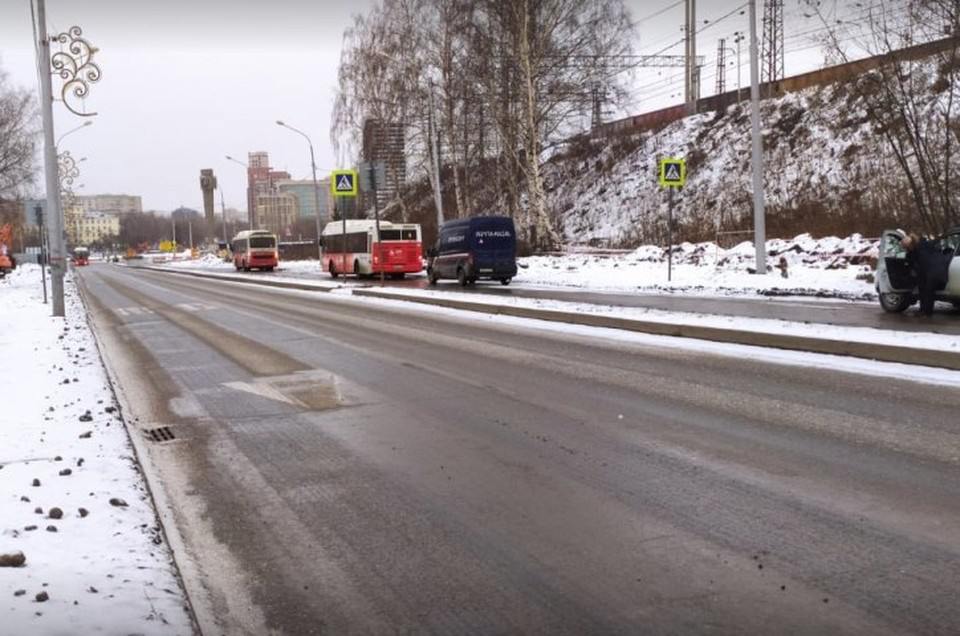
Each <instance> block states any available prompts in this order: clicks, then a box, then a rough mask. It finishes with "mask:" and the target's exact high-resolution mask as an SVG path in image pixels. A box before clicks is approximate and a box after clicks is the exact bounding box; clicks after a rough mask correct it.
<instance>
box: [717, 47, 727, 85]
mask: <svg viewBox="0 0 960 636" xmlns="http://www.w3.org/2000/svg"><path fill="white" fill-rule="evenodd" d="M726 44H727V41H726V39H724V38H720V40H719V41H718V42H717V91H716V94H717V95H723V94H724V93H726V92H727V46H726Z"/></svg>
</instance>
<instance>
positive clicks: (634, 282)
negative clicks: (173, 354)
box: [163, 234, 878, 300]
mask: <svg viewBox="0 0 960 636" xmlns="http://www.w3.org/2000/svg"><path fill="white" fill-rule="evenodd" d="M877 250H878V242H877V241H874V240H870V239H865V238H863V237H862V236H860V235H859V234H854V235H851V236H849V237H847V238H843V239H841V238H837V237H825V238H820V239H815V238H813V237H811V236H810V235H809V234H801V235H799V236H795V237H794V238H792V239H771V240H769V241H767V254H769V255H770V257H769V258H768V263H767V265H768V268H769V269H770V273H769V274H768V275H766V276H756V275H754V274H752V273H751V271H752V270H753V266H754V250H753V243H750V242H744V243H740V244H739V245H737V246H735V247H733V248H730V249H723V248H721V247H719V246H717V245H716V244H715V243H680V244H678V245H675V246H674V247H673V250H672V251H673V257H672V258H673V267H672V276H671V278H672V280H671V281H669V282H668V281H667V260H668V252H667V251H666V250H664V249H663V248H661V247H658V246H656V245H644V246H641V247H638V248H637V249H635V250H630V251H617V252H614V251H608V252H606V253H602V252H598V251H590V250H584V251H578V252H571V253H564V254H552V255H545V256H529V257H525V258H519V259H517V262H518V263H519V265H520V270H519V272H518V273H517V276H516V278H514V283H516V284H518V285H520V286H536V287H540V288H553V289H570V290H578V291H630V292H636V291H638V290H642V291H645V292H649V293H667V294H674V293H683V294H696V295H714V296H787V297H789V296H802V297H820V298H841V299H847V300H876V291H875V289H874V284H873V264H874V263H875V262H876V258H877ZM781 259H782V261H783V263H784V264H785V266H786V267H785V269H786V274H787V276H786V278H784V277H783V275H782V272H781V269H779V265H780V263H781ZM163 266H164V267H166V268H169V269H184V270H203V271H206V272H219V273H235V274H237V275H247V276H250V275H251V274H245V273H244V272H235V270H234V267H233V264H232V263H225V262H224V261H223V260H222V259H219V258H217V257H216V256H214V255H212V254H207V255H205V256H203V257H201V258H198V259H194V260H178V261H170V262H164V263H163ZM257 274H258V273H254V274H252V275H253V276H256V275H257ZM274 274H276V275H278V276H279V277H280V278H282V277H283V275H284V274H286V275H288V276H293V277H298V278H300V280H302V279H303V278H304V277H307V276H310V275H311V274H314V275H316V276H318V277H319V276H321V275H322V276H324V277H326V276H327V274H325V273H322V272H321V270H320V267H319V265H318V263H317V261H281V262H280V265H279V266H278V267H277V269H276V271H275V272H274ZM271 278H274V276H271Z"/></svg>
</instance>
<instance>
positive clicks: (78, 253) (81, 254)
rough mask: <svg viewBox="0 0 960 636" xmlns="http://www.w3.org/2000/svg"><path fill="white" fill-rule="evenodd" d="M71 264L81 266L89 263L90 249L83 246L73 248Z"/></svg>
mask: <svg viewBox="0 0 960 636" xmlns="http://www.w3.org/2000/svg"><path fill="white" fill-rule="evenodd" d="M73 264H74V266H75V267H83V266H84V265H89V264H90V250H88V249H87V248H85V247H76V248H74V249H73Z"/></svg>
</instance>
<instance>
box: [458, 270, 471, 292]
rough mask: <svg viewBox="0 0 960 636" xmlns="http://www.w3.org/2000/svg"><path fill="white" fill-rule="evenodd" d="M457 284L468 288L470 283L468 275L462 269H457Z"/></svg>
mask: <svg viewBox="0 0 960 636" xmlns="http://www.w3.org/2000/svg"><path fill="white" fill-rule="evenodd" d="M457 282H458V283H460V286H461V287H466V286H467V283H468V282H469V281H468V280H467V273H466V272H465V271H463V268H462V267H460V268H458V269H457Z"/></svg>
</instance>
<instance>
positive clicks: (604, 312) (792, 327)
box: [338, 289, 960, 351]
mask: <svg viewBox="0 0 960 636" xmlns="http://www.w3.org/2000/svg"><path fill="white" fill-rule="evenodd" d="M338 291H340V292H342V293H349V290H338ZM383 291H384V292H386V293H388V294H390V295H391V296H393V297H395V298H397V299H402V298H404V297H417V298H423V297H427V298H442V299H444V300H456V301H460V302H467V303H472V304H476V305H489V306H497V307H503V306H511V307H526V308H531V309H542V310H547V311H563V312H569V313H572V314H581V315H590V316H611V317H615V318H622V319H624V320H638V321H647V322H656V323H662V324H670V325H688V326H697V327H714V328H718V329H734V330H739V331H749V332H753V333H770V334H779V335H793V336H801V337H806V338H816V339H818V340H829V341H836V342H865V343H870V344H886V345H899V346H904V347H911V348H914V349H932V350H935V351H960V336H954V335H947V334H939V333H930V332H922V331H896V330H893V329H874V328H871V327H847V326H842V325H833V324H820V323H807V322H792V321H786V320H772V319H767V318H746V317H743V316H722V315H713V314H701V313H693V312H679V311H665V310H661V309H648V308H645V307H618V306H612V305H598V304H587V303H576V302H566V301H560V300H542V299H539V298H519V297H515V296H508V297H501V296H484V295H480V294H466V293H457V292H453V291H436V290H426V289H385V290H383Z"/></svg>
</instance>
